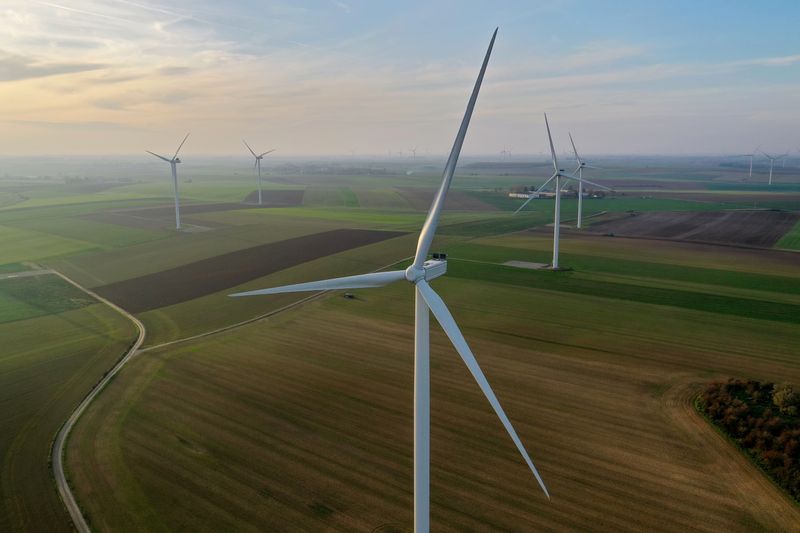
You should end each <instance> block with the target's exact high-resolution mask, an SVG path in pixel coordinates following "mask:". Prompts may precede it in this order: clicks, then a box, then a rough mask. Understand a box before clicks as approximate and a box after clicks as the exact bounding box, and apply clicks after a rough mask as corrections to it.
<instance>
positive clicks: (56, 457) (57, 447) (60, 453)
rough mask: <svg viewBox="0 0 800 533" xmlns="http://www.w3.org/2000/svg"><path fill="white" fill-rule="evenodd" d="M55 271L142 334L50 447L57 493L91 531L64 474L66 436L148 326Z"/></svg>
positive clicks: (133, 351) (78, 525)
mask: <svg viewBox="0 0 800 533" xmlns="http://www.w3.org/2000/svg"><path fill="white" fill-rule="evenodd" d="M53 273H54V274H56V275H57V276H59V277H60V278H61V279H63V280H64V281H66V282H67V283H69V284H71V285H73V286H75V287H77V288H78V289H80V290H82V291H83V292H85V293H86V294H88V295H89V296H91V297H92V298H95V299H97V300H98V301H100V302H102V303H104V304H106V305H108V306H110V307H111V308H112V309H114V310H115V311H117V312H119V313H120V314H122V315H124V316H125V317H127V318H128V319H130V320H131V322H133V323H134V324H135V325H136V327H137V328H138V330H139V337H138V338H137V339H136V341H135V342H134V343H133V345H132V346H131V347H130V349H129V350H128V352H127V353H126V354H125V355H124V356H123V357H122V359H120V360H119V361H118V362H117V364H116V365H114V367H113V368H112V369H111V370H109V371H108V372H107V373H106V375H105V376H103V379H101V380H100V381H99V382H98V383H97V385H95V386H94V388H93V389H92V391H91V392H90V393H89V394H88V395H87V396H86V398H84V399H83V401H82V402H81V403H80V404H79V405H78V407H77V408H76V409H75V411H73V412H72V414H71V415H70V417H69V418H68V419H67V421H66V422H65V423H64V425H63V426H61V429H60V430H59V432H58V434H57V435H56V439H55V441H54V442H53V448H52V450H51V460H52V466H53V475H54V476H55V480H56V486H57V487H58V493H59V495H60V496H61V501H63V502H64V506H65V507H66V508H67V511H69V515H70V517H72V523H73V524H74V525H75V529H77V530H78V531H79V532H81V533H89V532H90V531H91V529H90V528H89V524H87V523H86V519H85V518H84V517H83V513H82V512H81V509H80V507H79V506H78V503H77V501H76V500H75V496H74V495H73V494H72V490H70V487H69V483H68V482H67V477H66V475H65V474H64V446H65V444H66V442H67V437H69V433H70V431H72V428H73V426H74V425H75V423H76V422H77V421H78V419H79V418H80V417H81V415H82V414H83V412H84V411H85V410H86V408H87V407H88V406H89V404H90V403H91V402H92V400H94V398H95V396H97V395H98V394H99V393H100V391H102V390H103V388H104V387H105V386H106V385H107V384H108V382H109V381H111V379H112V378H113V377H114V376H115V375H116V374H117V373H118V372H119V371H120V369H122V367H123V366H125V364H126V363H127V362H128V361H130V359H131V358H132V357H133V356H134V355H135V354H136V351H137V350H138V349H139V347H140V346H141V345H142V343H143V342H144V336H145V329H144V324H142V323H141V322H140V321H139V320H138V319H137V318H136V317H135V316H133V315H132V314H130V313H128V312H127V311H125V310H124V309H122V308H121V307H119V306H117V305H114V304H113V303H112V302H110V301H108V300H106V299H105V298H103V297H101V296H99V295H98V294H95V293H94V292H92V291H90V290H89V289H87V288H85V287H82V286H81V285H78V284H77V283H75V282H74V281H72V280H71V279H69V278H68V277H67V276H65V275H63V274H61V273H60V272H58V271H55V270H54V271H53Z"/></svg>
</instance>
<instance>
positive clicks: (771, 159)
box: [759, 150, 789, 185]
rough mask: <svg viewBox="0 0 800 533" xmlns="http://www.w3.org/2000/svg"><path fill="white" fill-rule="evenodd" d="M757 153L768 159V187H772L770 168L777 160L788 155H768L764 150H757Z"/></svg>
mask: <svg viewBox="0 0 800 533" xmlns="http://www.w3.org/2000/svg"><path fill="white" fill-rule="evenodd" d="M759 152H761V153H762V154H764V157H766V158H767V159H769V185H772V166H773V165H774V164H775V161H777V160H778V159H783V158H784V157H786V156H787V155H789V154H782V155H769V154H768V153H767V152H765V151H764V150H759Z"/></svg>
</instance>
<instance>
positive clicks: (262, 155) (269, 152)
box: [253, 148, 276, 157]
mask: <svg viewBox="0 0 800 533" xmlns="http://www.w3.org/2000/svg"><path fill="white" fill-rule="evenodd" d="M275 150H276V148H273V149H272V150H267V151H266V152H264V153H263V154H258V157H264V156H265V155H267V154H271V153H272V152H274V151H275ZM253 155H256V154H253Z"/></svg>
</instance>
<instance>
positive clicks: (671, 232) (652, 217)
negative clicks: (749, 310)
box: [587, 210, 800, 247]
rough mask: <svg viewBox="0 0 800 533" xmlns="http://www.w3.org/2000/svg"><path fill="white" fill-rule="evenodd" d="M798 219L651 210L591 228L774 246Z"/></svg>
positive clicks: (781, 215) (777, 215) (760, 214)
mask: <svg viewBox="0 0 800 533" xmlns="http://www.w3.org/2000/svg"><path fill="white" fill-rule="evenodd" d="M798 220H800V214H798V213H791V212H786V211H744V210H742V211H738V210H737V211H713V212H712V211H709V212H649V213H637V214H634V215H630V216H626V217H624V218H617V219H612V220H605V221H598V222H595V223H593V224H592V225H591V226H589V228H588V230H587V231H591V232H598V233H600V232H601V233H613V234H614V235H619V236H626V237H643V238H659V239H675V240H682V241H695V242H710V243H724V244H739V245H747V246H761V247H772V246H774V245H775V243H777V242H778V241H779V240H780V238H781V237H783V235H784V234H785V233H786V232H788V231H789V230H791V229H792V228H793V227H794V225H795V224H796V223H797V222H798Z"/></svg>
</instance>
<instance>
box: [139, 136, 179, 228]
mask: <svg viewBox="0 0 800 533" xmlns="http://www.w3.org/2000/svg"><path fill="white" fill-rule="evenodd" d="M188 138H189V134H188V133H187V134H186V137H184V138H183V140H182V141H181V144H179V145H178V149H177V150H175V155H173V156H172V159H167V158H166V157H164V156H162V155H158V154H156V153H153V152H151V151H150V150H145V152H147V153H148V154H151V155H154V156H156V157H157V158H159V159H163V160H164V161H166V162H167V163H169V165H170V167H171V168H172V189H173V190H174V191H175V229H181V206H180V202H179V201H178V166H177V165H178V163H180V162H181V160H180V158H179V157H178V152H180V151H181V148H182V147H183V143H185V142H186V139H188Z"/></svg>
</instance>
